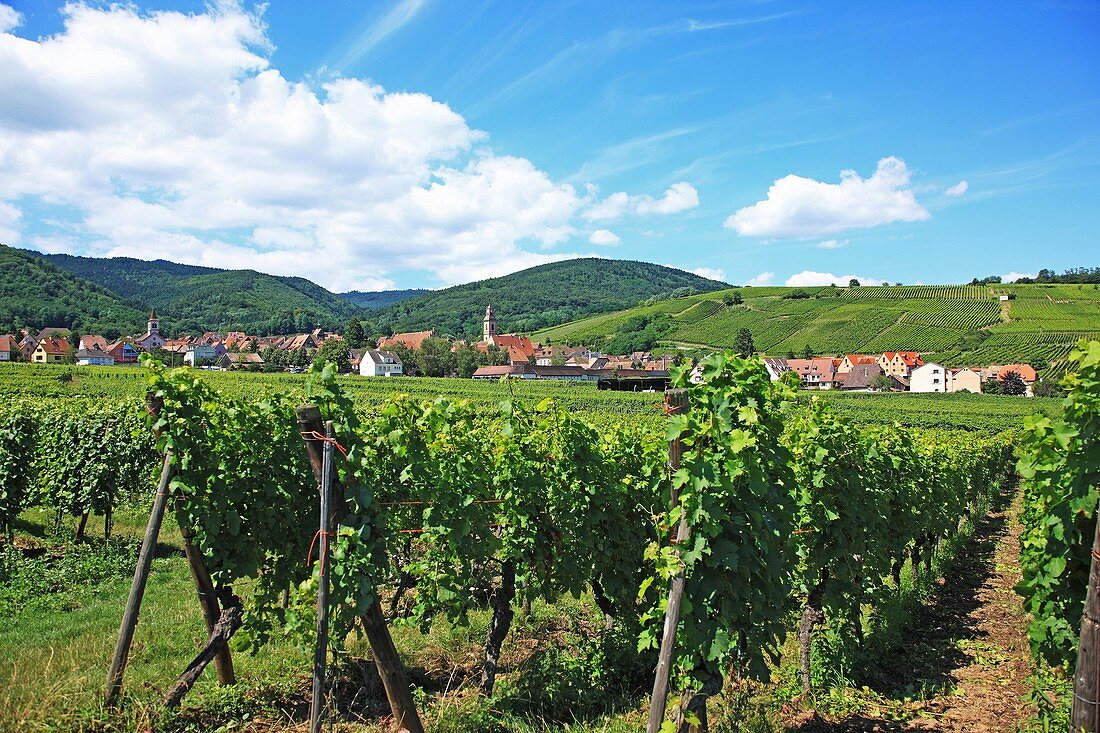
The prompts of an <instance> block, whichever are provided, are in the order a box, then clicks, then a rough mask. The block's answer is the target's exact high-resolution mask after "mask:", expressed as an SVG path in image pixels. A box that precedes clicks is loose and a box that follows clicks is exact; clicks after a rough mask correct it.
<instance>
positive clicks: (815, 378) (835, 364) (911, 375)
mask: <svg viewBox="0 0 1100 733" xmlns="http://www.w3.org/2000/svg"><path fill="white" fill-rule="evenodd" d="M764 365H765V367H767V370H768V374H769V375H770V376H771V378H772V380H773V381H774V380H778V379H780V378H781V377H782V376H783V375H784V374H785V373H787V372H794V373H796V374H797V375H798V377H799V380H800V381H801V383H802V387H803V388H804V389H841V390H850V391H859V392H871V391H881V390H890V391H898V392H943V393H947V392H972V393H974V394H980V393H981V391H982V385H983V384H985V383H986V382H988V381H989V380H1003V379H1005V377H1006V376H1007V375H1008V374H1009V373H1011V372H1015V373H1016V374H1017V375H1018V376H1019V377H1020V379H1021V380H1022V381H1023V382H1024V385H1025V387H1026V390H1027V391H1026V394H1028V395H1030V394H1031V393H1032V385H1033V384H1034V383H1035V381H1036V379H1038V375H1037V374H1036V372H1035V369H1034V368H1033V367H1031V366H1030V365H1028V364H997V365H990V366H985V367H962V368H958V369H951V368H948V367H945V366H943V365H941V364H936V363H934V362H925V361H924V359H923V358H921V356H920V354H919V353H917V352H915V351H887V352H883V353H882V354H877V355H875V354H846V355H845V356H844V357H842V358H829V357H818V358H813V359H782V358H776V357H766V358H765V359H764Z"/></svg>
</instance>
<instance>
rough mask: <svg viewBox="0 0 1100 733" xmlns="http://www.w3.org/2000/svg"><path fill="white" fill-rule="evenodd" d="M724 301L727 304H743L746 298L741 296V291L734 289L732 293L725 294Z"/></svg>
mask: <svg viewBox="0 0 1100 733" xmlns="http://www.w3.org/2000/svg"><path fill="white" fill-rule="evenodd" d="M722 302H723V303H725V304H726V305H741V304H742V303H744V302H745V299H744V298H742V297H741V291H739V290H734V291H733V292H732V293H726V294H725V295H723V296H722Z"/></svg>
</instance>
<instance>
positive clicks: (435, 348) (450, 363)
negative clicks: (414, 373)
mask: <svg viewBox="0 0 1100 733" xmlns="http://www.w3.org/2000/svg"><path fill="white" fill-rule="evenodd" d="M417 357H418V364H419V366H420V373H421V376H425V377H445V376H447V375H448V374H450V373H451V372H452V371H454V364H455V356H454V354H453V353H452V352H451V342H450V341H448V340H447V339H442V338H427V339H424V340H423V341H421V342H420V350H419V353H417Z"/></svg>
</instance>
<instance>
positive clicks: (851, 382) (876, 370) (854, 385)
mask: <svg viewBox="0 0 1100 733" xmlns="http://www.w3.org/2000/svg"><path fill="white" fill-rule="evenodd" d="M883 373H884V372H883V371H882V367H880V366H879V365H878V364H857V365H856V366H855V367H853V368H852V371H850V372H848V373H847V374H845V375H844V382H843V384H842V385H841V388H842V389H867V388H868V387H870V386H871V383H872V382H874V380H875V377H877V376H879V375H881V374H883Z"/></svg>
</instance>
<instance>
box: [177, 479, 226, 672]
mask: <svg viewBox="0 0 1100 733" xmlns="http://www.w3.org/2000/svg"><path fill="white" fill-rule="evenodd" d="M181 506H182V498H181V497H178V496H177V497H176V520H177V522H178V523H179V526H180V535H181V536H182V537H183V554H184V556H185V557H186V558H187V567H189V568H190V569H191V578H192V580H194V581H195V591H196V592H197V593H198V596H199V605H200V606H202V618H203V621H204V622H205V623H206V633H207V634H208V635H209V636H210V638H211V639H216V640H217V639H222V636H221V635H216V634H215V633H214V631H215V627H216V626H217V625H218V621H219V620H220V619H221V617H222V610H221V607H220V604H219V603H218V595H217V591H215V589H214V581H213V580H211V578H210V570H209V569H207V567H206V558H204V557H203V555H202V551H201V550H199V548H198V547H196V546H195V537H194V535H193V534H192V533H191V526H190V525H189V524H188V523H187V519H186V518H185V517H184V516H183V513H182V511H181ZM234 631H236V629H234ZM230 636H232V633H230ZM203 666H204V667H205V666H206V665H203ZM214 670H215V671H216V672H217V673H218V682H219V683H220V684H222V685H232V684H236V682H237V677H236V674H235V672H234V671H233V657H232V656H231V654H230V650H229V642H228V637H225V638H224V643H220V644H218V645H217V647H216V648H215V650H214ZM200 671H201V670H200ZM188 689H190V688H188Z"/></svg>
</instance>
